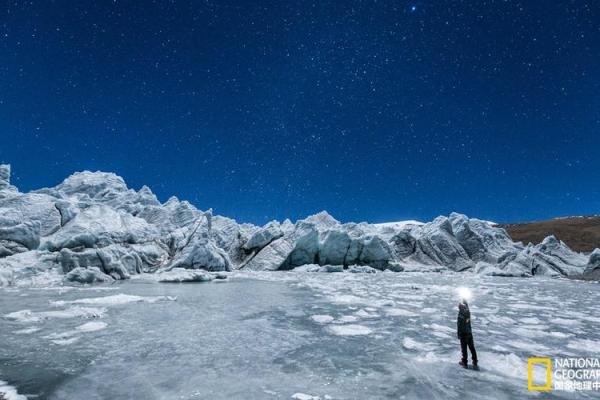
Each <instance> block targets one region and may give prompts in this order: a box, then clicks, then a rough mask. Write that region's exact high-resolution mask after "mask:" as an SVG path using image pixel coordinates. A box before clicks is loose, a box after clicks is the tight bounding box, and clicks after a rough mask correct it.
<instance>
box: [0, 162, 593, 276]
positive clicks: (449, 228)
mask: <svg viewBox="0 0 600 400" xmlns="http://www.w3.org/2000/svg"><path fill="white" fill-rule="evenodd" d="M598 254H600V253H598V250H597V251H596V252H594V253H593V254H592V255H591V256H590V257H587V256H584V255H582V254H579V253H575V252H573V251H571V250H570V249H569V248H568V247H567V246H566V245H565V244H564V243H562V242H560V241H558V240H556V239H555V238H554V237H548V238H546V240H544V242H543V243H541V244H539V245H536V246H533V245H528V246H524V245H522V244H521V243H515V242H513V241H512V240H511V239H510V237H509V236H508V235H507V233H506V232H505V231H504V230H503V229H500V228H496V227H494V226H492V225H490V224H489V223H487V222H485V221H480V220H477V219H469V218H467V217H466V216H464V215H461V214H451V215H450V216H449V217H438V218H436V219H435V220H434V221H432V222H430V223H427V224H421V223H418V222H408V223H388V224H367V223H358V224H357V223H347V224H341V223H340V222H338V221H336V220H335V219H334V218H333V217H332V216H330V215H329V214H327V213H326V212H321V213H319V214H316V215H313V216H310V217H308V218H306V219H304V220H300V221H297V222H296V223H295V224H294V223H292V222H291V221H289V220H286V221H284V222H282V223H279V222H277V221H272V222H269V223H268V224H266V225H265V226H263V227H257V226H254V225H251V224H238V223H237V222H236V221H234V220H232V219H229V218H225V217H221V216H213V215H212V210H208V211H200V210H198V209H197V208H196V207H194V206H193V205H192V204H190V203H188V202H186V201H180V200H178V199H177V198H175V197H172V198H171V199H169V200H168V201H167V202H165V203H160V202H159V201H158V199H157V198H156V196H155V195H154V194H153V193H152V191H151V190H150V189H149V188H148V187H145V186H144V187H142V188H141V189H140V190H139V191H135V190H133V189H130V188H128V187H127V185H126V184H125V182H124V181H123V179H122V178H121V177H119V176H117V175H115V174H112V173H103V172H88V171H85V172H79V173H76V174H74V175H72V176H70V177H68V178H67V179H65V181H63V182H62V183H61V184H59V185H57V186H55V187H53V188H46V189H41V190H37V191H33V192H30V193H21V192H19V191H18V189H17V188H15V187H14V186H11V185H10V166H7V165H1V166H0V285H11V284H30V283H35V282H37V281H40V280H43V279H51V280H61V279H68V280H72V281H77V282H84V283H92V282H105V281H111V280H114V279H126V278H128V277H130V276H131V275H132V274H139V273H144V272H146V273H152V272H157V271H158V272H166V271H171V270H173V269H176V268H177V270H178V271H179V270H180V269H182V268H183V269H192V270H196V269H202V270H208V271H229V270H233V269H247V270H255V271H266V270H269V271H271V270H289V269H293V268H296V267H300V266H306V265H314V264H316V265H321V266H335V267H328V268H325V269H321V270H332V271H333V270H336V271H337V270H341V269H343V268H348V267H352V266H369V267H372V268H375V269H378V270H385V269H389V270H392V271H404V270H406V271H411V270H432V269H433V270H446V269H447V270H452V271H472V272H477V273H483V274H491V275H500V276H532V275H578V274H581V273H583V272H584V270H585V271H586V272H588V271H589V272H590V273H591V272H594V271H597V270H599V269H600V263H599V261H598V260H599V259H600V258H599V256H598ZM340 266H341V267H340ZM351 269H352V268H351ZM363 269H364V268H363ZM352 270H361V269H360V268H359V269H357V268H356V267H353V269H352ZM594 273H596V272H594Z"/></svg>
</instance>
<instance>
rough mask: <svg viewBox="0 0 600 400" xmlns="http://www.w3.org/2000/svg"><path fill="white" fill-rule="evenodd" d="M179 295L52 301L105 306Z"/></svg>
mask: <svg viewBox="0 0 600 400" xmlns="http://www.w3.org/2000/svg"><path fill="white" fill-rule="evenodd" d="M175 300H177V297H173V296H146V297H144V296H135V295H130V294H122V293H121V294H115V295H112V296H105V297H90V298H87V299H77V300H68V301H67V300H58V301H52V302H51V304H53V305H55V306H64V305H66V304H95V305H104V306H115V305H121V304H128V303H156V302H157V301H175Z"/></svg>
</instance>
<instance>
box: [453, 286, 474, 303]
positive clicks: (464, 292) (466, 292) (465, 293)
mask: <svg viewBox="0 0 600 400" xmlns="http://www.w3.org/2000/svg"><path fill="white" fill-rule="evenodd" d="M456 292H457V293H458V297H459V298H460V299H461V300H467V301H468V300H471V297H473V293H471V289H469V288H466V287H460V288H458V289H456Z"/></svg>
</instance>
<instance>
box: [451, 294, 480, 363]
mask: <svg viewBox="0 0 600 400" xmlns="http://www.w3.org/2000/svg"><path fill="white" fill-rule="evenodd" d="M456 325H457V333H458V338H459V339H460V349H461V351H462V359H461V360H460V362H459V364H460V365H462V366H463V368H468V353H467V347H468V348H469V350H470V351H471V358H472V360H473V369H476V370H477V369H479V367H478V366H477V352H476V351H475V343H473V332H472V331H471V311H469V304H467V300H466V299H462V300H461V301H460V303H458V320H457V321H456Z"/></svg>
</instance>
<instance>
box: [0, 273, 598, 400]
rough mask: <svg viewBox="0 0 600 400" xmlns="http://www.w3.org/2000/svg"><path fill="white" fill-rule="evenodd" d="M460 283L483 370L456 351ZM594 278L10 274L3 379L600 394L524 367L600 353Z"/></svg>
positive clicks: (30, 387)
mask: <svg viewBox="0 0 600 400" xmlns="http://www.w3.org/2000/svg"><path fill="white" fill-rule="evenodd" d="M459 286H467V287H469V288H471V289H472V290H473V293H474V298H473V300H472V301H471V312H472V314H473V327H474V337H475V344H476V346H477V350H478V353H479V358H480V365H481V367H482V371H480V372H475V371H471V370H464V369H461V368H460V367H459V366H458V365H457V362H458V360H459V343H458V340H457V338H456V313H457V311H456V302H457V298H456V293H455V291H456V288H457V287H459ZM599 288H600V287H599V286H598V284H594V283H586V282H576V281H570V280H564V279H520V278H486V277H480V276H475V275H471V274H466V273H465V274H408V273H377V274H350V273H331V274H327V273H299V272H285V273H283V272H282V273H254V274H251V273H237V274H234V275H233V276H232V277H231V278H230V279H229V280H228V281H225V282H216V281H215V282H211V283H201V284H159V283H155V282H152V281H149V280H145V279H143V278H142V279H133V280H130V281H125V282H118V283H115V284H113V285H109V286H94V287H86V288H71V287H58V288H57V287H55V288H46V289H41V288H31V289H23V288H0V299H1V300H2V301H1V302H0V315H2V319H0V323H1V325H0V326H1V327H2V328H1V329H0V343H2V346H0V381H5V382H8V384H9V385H12V386H14V387H16V388H17V390H18V392H19V393H21V394H25V395H26V396H27V397H28V398H35V399H82V398H85V399H88V400H93V399H109V398H110V399H148V400H152V399H291V398H293V396H295V397H296V398H302V396H300V395H299V393H302V394H305V395H310V396H315V398H316V396H319V397H320V398H321V399H328V398H331V399H415V398H427V399H482V398H489V399H513V398H523V397H527V396H531V397H533V398H593V397H594V396H597V395H598V392H588V393H587V394H586V393H568V392H552V393H551V394H541V395H535V394H533V393H531V392H528V391H527V372H526V371H527V358H528V357H533V356H542V357H544V356H545V357H561V356H562V357H600V329H599V328H600V312H599V311H598V304H600V294H599V290H598V289H599ZM537 373H538V371H536V374H537ZM305 398H310V397H308V396H307V397H305Z"/></svg>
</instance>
